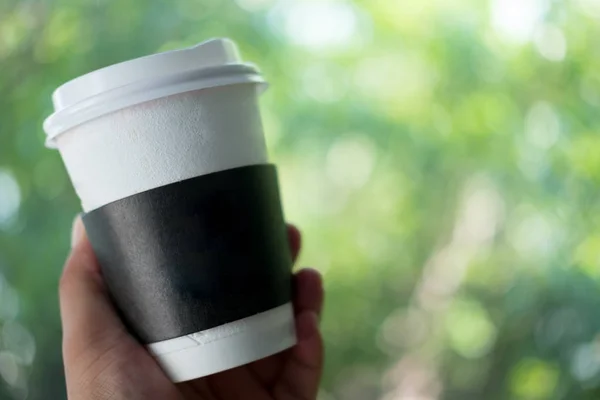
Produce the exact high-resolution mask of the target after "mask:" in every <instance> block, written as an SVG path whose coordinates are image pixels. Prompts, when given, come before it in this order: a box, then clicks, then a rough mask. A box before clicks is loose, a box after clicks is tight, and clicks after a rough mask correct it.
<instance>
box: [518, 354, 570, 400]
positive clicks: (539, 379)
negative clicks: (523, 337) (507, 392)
mask: <svg viewBox="0 0 600 400" xmlns="http://www.w3.org/2000/svg"><path fill="white" fill-rule="evenodd" d="M558 377H559V370H558V368H557V367H556V366H555V365H554V364H551V363H547V362H544V361H542V360H538V359H534V358H526V359H523V360H522V361H520V362H519V364H517V366H516V367H515V369H514V370H513V372H512V374H511V377H510V382H511V383H510V386H511V391H512V392H513V393H514V394H515V395H516V396H518V398H520V399H521V398H522V399H548V398H550V396H551V395H552V394H553V393H554V390H555V389H556V385H557V383H558Z"/></svg>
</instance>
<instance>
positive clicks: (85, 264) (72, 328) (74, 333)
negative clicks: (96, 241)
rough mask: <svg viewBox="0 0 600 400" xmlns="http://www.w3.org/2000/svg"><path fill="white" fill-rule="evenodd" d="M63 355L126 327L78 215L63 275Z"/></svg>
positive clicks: (93, 344)
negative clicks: (111, 299)
mask: <svg viewBox="0 0 600 400" xmlns="http://www.w3.org/2000/svg"><path fill="white" fill-rule="evenodd" d="M59 295H60V296H59V297H60V309H61V319H62V327H63V341H64V346H63V349H64V353H65V354H64V355H65V358H69V357H71V356H72V355H79V354H81V353H83V352H86V353H88V352H89V351H90V350H93V349H95V348H101V346H102V343H103V342H107V341H109V340H111V339H113V338H115V337H116V336H118V335H123V334H124V333H125V332H126V330H125V328H124V326H123V324H122V322H121V320H120V319H119V317H118V316H117V314H116V312H115V310H114V308H113V305H112V303H111V301H110V299H109V297H108V294H107V292H106V288H105V286H104V284H103V281H102V276H101V273H100V267H99V265H98V262H97V260H96V257H95V255H94V252H93V250H92V247H91V245H90V242H89V241H88V239H87V235H86V234H85V228H84V226H83V223H82V222H81V219H80V218H79V217H78V218H77V219H76V220H75V222H74V224H73V243H72V250H71V254H70V256H69V258H68V260H67V262H66V264H65V269H64V271H63V274H62V277H61V279H60V291H59Z"/></svg>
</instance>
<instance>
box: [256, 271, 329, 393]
mask: <svg viewBox="0 0 600 400" xmlns="http://www.w3.org/2000/svg"><path fill="white" fill-rule="evenodd" d="M293 285H294V287H293V290H294V301H293V303H294V309H295V313H296V315H298V314H300V313H302V312H305V311H311V312H313V313H315V314H316V315H317V316H319V315H320V313H321V308H322V306H323V284H322V280H321V275H320V274H319V272H318V271H316V270H314V269H310V268H305V269H302V270H300V271H299V272H297V273H296V274H295V275H294V278H293ZM287 358H288V353H287V352H285V353H279V354H275V355H273V356H271V357H268V358H263V359H262V360H258V361H256V362H254V363H252V364H251V365H249V366H248V368H249V369H250V371H251V372H252V373H253V374H254V375H255V377H256V379H258V380H259V381H260V382H262V383H263V384H265V385H268V386H272V384H273V383H274V382H275V380H276V379H277V377H278V376H280V375H281V368H282V366H283V362H284V360H287Z"/></svg>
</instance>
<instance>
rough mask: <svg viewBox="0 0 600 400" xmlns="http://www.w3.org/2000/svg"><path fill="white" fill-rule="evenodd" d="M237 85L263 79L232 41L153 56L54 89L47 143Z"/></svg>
mask: <svg viewBox="0 0 600 400" xmlns="http://www.w3.org/2000/svg"><path fill="white" fill-rule="evenodd" d="M237 83H260V84H262V85H261V87H264V86H265V81H264V80H263V78H262V76H261V75H260V72H259V71H258V69H257V68H256V67H255V66H254V65H253V64H249V63H244V62H242V60H241V57H240V55H239V53H238V49H237V46H236V45H235V43H234V42H232V41H231V40H229V39H211V40H208V41H206V42H203V43H200V44H198V45H196V46H193V47H189V48H185V49H181V50H173V51H167V52H164V53H158V54H153V55H150V56H146V57H141V58H136V59H133V60H129V61H125V62H122V63H119V64H115V65H111V66H108V67H105V68H102V69H99V70H96V71H93V72H90V73H88V74H85V75H82V76H80V77H78V78H75V79H73V80H71V81H69V82H67V83H65V84H63V85H62V86H60V87H59V88H58V89H56V90H55V91H54V94H53V95H52V102H53V105H54V113H53V114H52V115H50V116H49V117H48V118H46V120H45V121H44V130H45V131H46V134H47V140H46V145H47V146H48V147H56V145H55V143H54V139H55V138H56V136H58V135H60V134H61V133H63V132H65V131H67V130H68V129H71V128H73V127H74V126H76V125H79V124H82V123H84V122H86V121H89V120H90V119H93V118H97V117H99V116H101V115H104V114H107V113H110V112H113V111H116V110H119V109H122V108H125V107H129V106H132V105H135V104H139V103H143V102H145V101H149V100H154V99H157V98H160V97H165V96H170V95H173V94H177V93H182V92H187V91H191V90H198V89H204V88H210V87H216V86H222V85H232V84H237Z"/></svg>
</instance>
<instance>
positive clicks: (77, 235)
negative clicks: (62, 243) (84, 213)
mask: <svg viewBox="0 0 600 400" xmlns="http://www.w3.org/2000/svg"><path fill="white" fill-rule="evenodd" d="M84 237H85V227H84V226H83V222H82V221H81V215H79V214H77V216H76V217H75V220H74V221H73V228H72V229H71V248H73V247H75V246H77V244H78V243H79V242H80V241H81V239H83V238H84Z"/></svg>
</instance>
